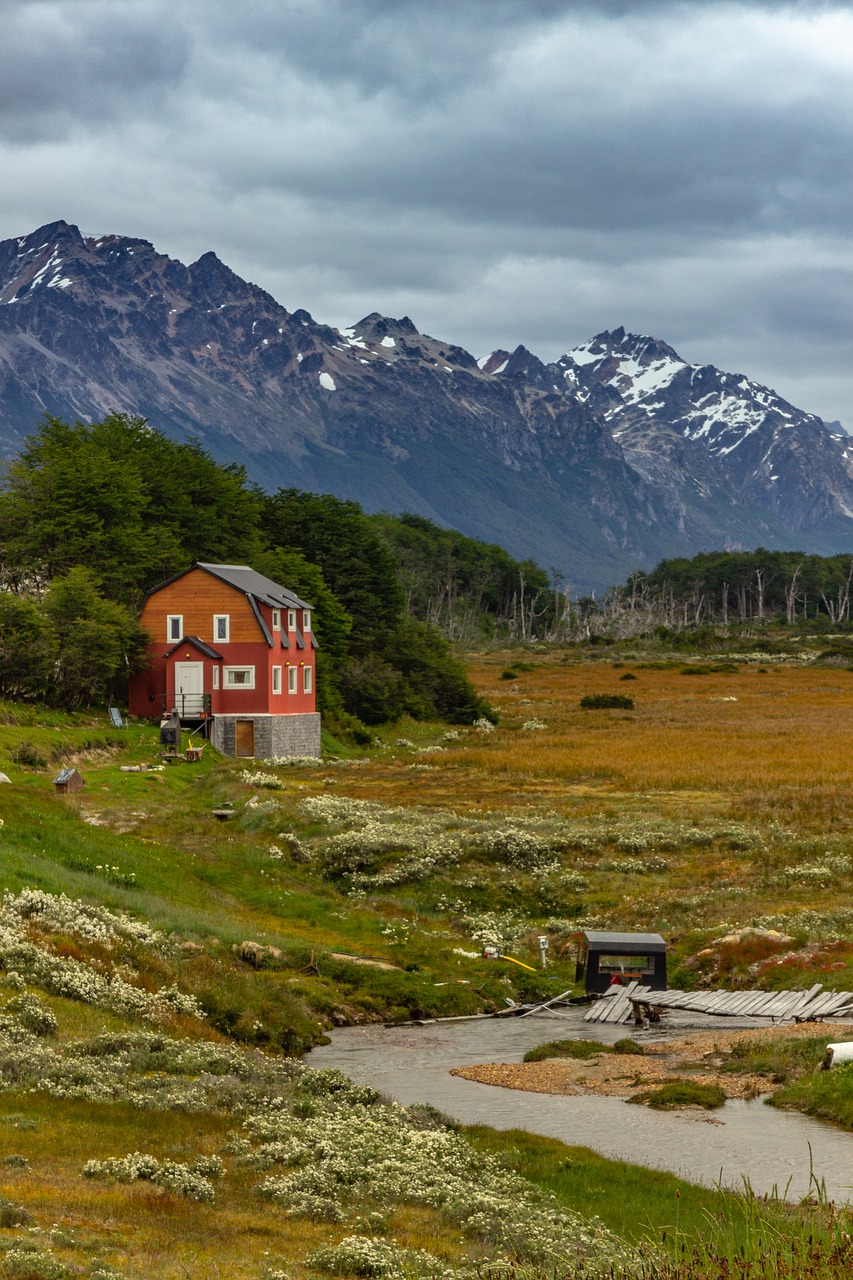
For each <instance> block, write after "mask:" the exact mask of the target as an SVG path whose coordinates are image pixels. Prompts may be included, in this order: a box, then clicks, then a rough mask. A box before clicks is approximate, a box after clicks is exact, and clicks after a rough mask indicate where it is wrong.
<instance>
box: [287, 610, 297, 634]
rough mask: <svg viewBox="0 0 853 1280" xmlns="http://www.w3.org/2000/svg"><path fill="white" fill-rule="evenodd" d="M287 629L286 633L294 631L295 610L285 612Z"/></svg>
mask: <svg viewBox="0 0 853 1280" xmlns="http://www.w3.org/2000/svg"><path fill="white" fill-rule="evenodd" d="M287 629H288V631H295V630H296V610H295V609H288V611H287Z"/></svg>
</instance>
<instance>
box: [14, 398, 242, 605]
mask: <svg viewBox="0 0 853 1280" xmlns="http://www.w3.org/2000/svg"><path fill="white" fill-rule="evenodd" d="M259 510H260V499H259V496H258V493H257V492H256V491H255V490H254V489H253V488H251V487H250V486H249V485H248V483H247V481H246V476H245V472H244V471H243V469H242V467H237V466H233V465H232V466H220V465H219V464H218V463H216V462H214V461H213V459H212V458H211V457H210V456H209V455H208V454H207V453H205V451H204V450H203V449H202V448H201V446H200V445H199V444H198V443H197V442H190V443H189V444H178V443H176V442H175V441H173V440H169V439H168V437H166V436H164V435H163V434H162V432H160V431H156V430H155V429H154V428H152V427H150V426H149V425H148V424H147V423H146V421H145V419H144V418H134V417H129V416H127V415H123V414H110V415H109V416H108V417H107V418H105V419H104V420H103V422H93V423H85V422H79V421H78V422H75V423H74V424H73V425H69V424H68V423H66V422H63V421H62V420H61V419H59V418H51V417H48V418H45V420H44V422H43V423H42V424H41V426H40V428H39V430H38V431H37V432H36V433H35V434H34V435H32V436H29V437H28V438H27V440H26V442H25V444H24V448H23V450H22V452H21V454H20V456H19V457H18V458H16V459H15V460H14V461H13V462H12V463H10V464H9V466H8V468H7V471H6V481H5V488H4V492H3V493H2V494H0V543H1V544H2V548H3V560H4V565H5V573H6V580H7V585H11V586H13V587H15V586H18V585H20V584H28V583H36V584H41V585H42V586H45V585H46V584H47V583H48V582H50V581H51V579H53V578H54V577H56V576H57V574H62V573H66V572H67V571H68V570H69V569H71V568H72V567H73V566H74V565H86V566H87V567H89V568H90V569H92V570H93V571H94V572H95V573H96V574H97V576H98V578H99V580H100V583H101V585H102V588H103V590H104V592H105V593H106V594H107V595H108V596H110V597H111V598H112V599H115V600H121V601H124V602H126V603H133V604H137V603H138V602H139V600H140V599H141V596H142V594H143V593H144V591H145V590H147V589H148V588H149V587H151V586H153V585H155V583H157V582H159V581H162V580H163V579H164V578H167V577H168V576H169V575H170V574H172V573H176V572H178V571H179V570H180V569H182V568H185V567H186V565H187V564H189V563H191V562H192V561H193V560H206V559H209V560H220V561H226V562H227V561H234V560H240V561H245V562H246V563H251V561H252V559H253V557H254V555H255V554H256V553H257V551H258V550H259V549H260V545H261V543H260V535H259V523H258V515H259Z"/></svg>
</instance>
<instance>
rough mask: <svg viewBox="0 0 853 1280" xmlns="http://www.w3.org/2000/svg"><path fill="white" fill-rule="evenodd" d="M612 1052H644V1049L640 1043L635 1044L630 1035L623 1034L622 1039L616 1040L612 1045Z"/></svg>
mask: <svg viewBox="0 0 853 1280" xmlns="http://www.w3.org/2000/svg"><path fill="white" fill-rule="evenodd" d="M613 1052H614V1053H632V1054H640V1055H642V1054H644V1053H645V1052H646V1051H645V1049H644V1048H643V1046H642V1045H641V1044H637V1041H636V1040H632V1039H631V1037H630V1036H625V1037H624V1038H623V1039H622V1040H617V1041H616V1043H615V1044H614V1046H613Z"/></svg>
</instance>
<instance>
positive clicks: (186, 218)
mask: <svg viewBox="0 0 853 1280" xmlns="http://www.w3.org/2000/svg"><path fill="white" fill-rule="evenodd" d="M3 10H4V13H3V23H4V39H3V42H2V45H0V164H2V166H3V172H4V174H5V175H6V178H7V181H6V182H4V183H3V184H2V192H0V211H1V212H2V226H1V227H0V231H2V235H4V236H7V235H13V234H19V233H20V232H22V231H26V230H30V229H32V228H33V227H34V226H36V225H37V224H39V223H41V222H45V221H48V220H51V219H53V218H56V217H64V218H67V219H68V220H70V221H74V222H77V223H79V224H80V225H81V226H82V227H83V228H84V230H87V231H88V230H92V231H107V230H109V231H119V232H124V233H128V234H134V235H140V236H144V237H145V238H147V239H150V240H152V241H154V243H155V244H156V245H157V247H158V248H160V249H162V250H163V251H165V252H168V253H171V254H173V255H175V256H180V257H183V258H190V257H194V256H197V255H198V254H199V253H201V252H204V251H205V250H207V249H209V248H213V249H215V250H216V252H217V253H218V254H219V256H220V257H221V258H223V259H224V260H225V261H227V262H228V263H229V264H230V265H231V266H233V267H234V269H235V270H238V271H240V272H241V273H242V274H244V275H247V276H249V277H250V278H252V279H254V280H256V281H257V282H258V283H260V284H262V285H263V286H264V287H266V288H268V289H269V290H270V291H271V292H273V293H274V294H275V295H276V296H277V297H278V298H280V300H281V301H282V302H283V303H284V304H285V305H286V306H289V307H292V308H295V307H297V306H305V307H307V308H308V309H309V310H311V311H312V312H313V313H314V314H315V315H317V316H318V317H319V318H321V319H325V320H328V321H330V322H332V323H341V324H343V323H347V322H350V321H352V320H354V319H356V318H358V317H359V316H360V315H362V314H364V313H366V312H368V311H372V310H381V311H386V312H389V313H391V314H400V313H402V312H407V313H409V314H411V315H412V316H413V318H414V319H415V321H416V322H417V323H418V324H419V326H420V327H421V328H423V329H425V330H428V331H431V332H435V333H439V334H441V335H442V336H446V337H447V338H448V339H450V340H454V341H457V342H461V343H463V344H464V345H466V346H468V347H469V348H470V349H472V350H473V351H475V353H477V354H480V353H482V352H483V351H485V350H488V349H490V348H492V347H494V346H497V345H504V346H506V345H515V343H517V342H525V343H526V344H527V345H529V346H531V347H533V348H534V349H535V350H537V351H538V352H539V353H540V354H541V355H543V356H544V357H552V356H555V355H557V354H559V353H560V352H561V351H562V350H564V349H565V348H566V347H568V346H570V345H572V344H573V343H575V342H577V341H580V340H582V339H583V338H585V337H587V336H589V335H590V334H591V333H592V332H594V331H596V330H598V329H601V328H604V327H611V326H614V325H617V324H620V323H621V324H625V325H626V326H628V327H630V328H632V329H636V330H641V331H648V332H653V333H655V334H656V335H658V336H660V337H663V338H665V339H666V340H667V341H669V342H670V343H672V345H674V346H675V347H676V349H678V350H679V351H680V352H681V354H682V355H684V356H685V357H686V358H688V359H695V360H707V361H713V362H715V363H718V364H721V365H725V366H726V367H729V368H735V369H737V370H738V371H741V372H746V373H748V374H750V376H753V377H756V378H759V379H761V380H763V381H766V382H769V383H771V384H772V385H775V386H776V387H777V388H778V389H779V390H780V391H782V392H783V394H785V395H787V396H788V398H790V399H792V400H795V401H797V402H799V403H801V404H802V405H803V407H804V408H806V409H811V410H813V411H816V412H818V413H822V414H823V415H824V416H826V417H841V418H842V419H846V420H847V421H848V422H849V423H850V424H851V425H853V374H848V373H847V370H846V368H845V367H844V366H845V363H846V354H845V353H846V351H847V350H848V349H849V342H850V338H851V331H853V315H851V303H850V288H849V285H850V279H849V276H850V271H851V267H853V264H851V254H850V247H851V245H850V237H851V228H850V213H849V211H850V208H851V197H853V190H851V187H852V186H853V174H851V159H850V157H851V155H853V148H851V142H853V139H851V128H852V126H851V119H853V112H851V106H853V13H851V8H850V6H849V5H846V4H843V5H842V4H815V3H810V4H786V5H781V4H766V3H765V4H756V3H751V4H750V3H739V4H734V3H729V2H722V0H721V2H720V3H713V2H712V3H703V4H702V5H697V4H683V3H679V4H675V3H651V2H649V3H636V0H635V2H633V3H630V4H629V3H619V2H617V0H613V2H611V3H606V2H601V3H597V4H595V3H564V2H560V0H553V2H549V0H538V2H532V0H466V3H465V4H458V3H450V0H432V2H431V3H428V4H422V3H414V2H412V3H406V2H404V3H400V2H399V0H394V2H392V0H374V2H373V3H371V4H367V3H365V2H363V0H349V2H348V3H344V0H284V2H282V0H257V3H253V4H250V5H245V6H235V5H233V3H230V2H229V0H209V2H208V3H206V4H202V3H200V2H199V0H175V2H174V3H171V4H166V3H162V2H160V0H149V2H148V3H145V0H135V2H134V3H125V2H124V0H109V2H106V0H54V2H53V3H38V4H36V3H15V2H14V0H7V2H6V3H5V4H4V6H3Z"/></svg>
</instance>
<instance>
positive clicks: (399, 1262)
mask: <svg viewBox="0 0 853 1280" xmlns="http://www.w3.org/2000/svg"><path fill="white" fill-rule="evenodd" d="M306 1262H307V1263H308V1266H309V1267H316V1268H317V1269H318V1270H319V1271H328V1272H330V1274H332V1275H345V1276H379V1277H382V1280H409V1277H415V1276H429V1277H431V1278H432V1277H442V1276H446V1277H448V1280H450V1278H451V1277H454V1276H456V1275H458V1272H456V1271H453V1270H450V1269H446V1270H444V1271H438V1270H436V1258H435V1257H434V1256H433V1254H431V1253H425V1252H424V1250H423V1249H401V1248H400V1246H399V1245H397V1244H396V1243H395V1242H394V1241H392V1240H381V1239H379V1240H378V1239H377V1238H376V1237H375V1236H344V1238H343V1240H339V1241H338V1243H337V1244H329V1245H323V1246H322V1247H321V1248H319V1249H315V1250H314V1252H313V1253H311V1254H309V1255H308V1257H307V1259H306Z"/></svg>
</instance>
